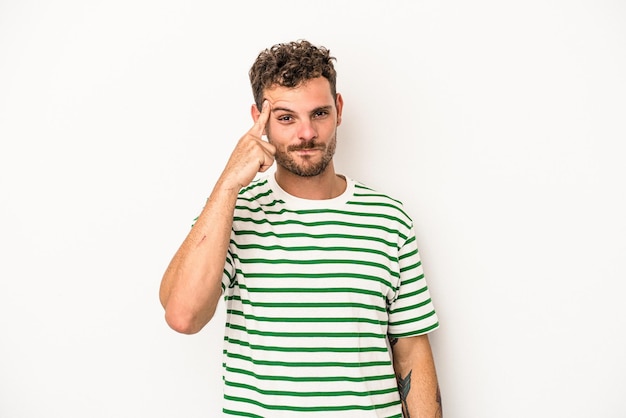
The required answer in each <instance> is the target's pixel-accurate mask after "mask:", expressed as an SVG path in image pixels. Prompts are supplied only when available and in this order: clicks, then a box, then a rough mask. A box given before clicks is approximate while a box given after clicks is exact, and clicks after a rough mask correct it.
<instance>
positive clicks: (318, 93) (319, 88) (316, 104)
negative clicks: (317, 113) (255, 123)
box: [264, 79, 335, 111]
mask: <svg viewBox="0 0 626 418" xmlns="http://www.w3.org/2000/svg"><path fill="white" fill-rule="evenodd" d="M314 80H315V81H313V80H309V81H308V82H307V83H303V84H300V85H298V86H296V87H284V86H278V85H275V86H272V87H271V88H267V89H265V91H264V99H267V100H269V102H270V104H271V105H272V109H273V110H277V109H282V110H292V111H295V110H298V111H310V110H314V109H317V108H320V107H328V106H333V105H334V104H335V102H334V100H333V96H332V94H331V92H330V86H329V84H328V80H326V79H323V81H325V82H326V83H324V82H323V81H321V80H319V81H318V80H317V79H314Z"/></svg>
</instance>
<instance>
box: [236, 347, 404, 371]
mask: <svg viewBox="0 0 626 418" xmlns="http://www.w3.org/2000/svg"><path fill="white" fill-rule="evenodd" d="M224 354H225V355H226V357H229V358H235V359H238V360H243V361H248V362H250V363H252V364H256V365H259V366H283V367H295V368H302V367H345V368H363V369H365V368H368V367H378V366H390V365H391V361H388V360H385V361H383V360H380V361H367V362H354V363H350V362H341V361H299V362H292V361H271V360H261V359H253V358H252V357H250V356H245V355H242V354H237V353H231V352H227V351H225V352H224Z"/></svg>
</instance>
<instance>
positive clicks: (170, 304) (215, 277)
mask: <svg viewBox="0 0 626 418" xmlns="http://www.w3.org/2000/svg"><path fill="white" fill-rule="evenodd" d="M264 93H265V99H266V100H265V101H264V103H263V107H262V109H261V111H259V110H258V108H257V107H256V106H255V105H253V106H252V107H251V116H252V119H253V121H254V125H253V126H252V127H251V128H250V129H249V130H248V132H246V133H245V134H244V135H243V136H242V137H241V138H240V139H239V141H238V142H237V145H236V146H235V148H234V150H233V152H232V154H231V156H230V158H229V159H228V162H227V163H226V166H225V168H224V170H223V171H222V174H221V175H220V177H219V179H218V180H217V182H216V183H215V186H214V188H213V190H212V192H211V194H210V196H209V198H208V199H207V203H206V205H205V207H204V209H203V210H202V212H201V213H200V216H199V217H198V219H197V220H196V222H195V224H194V226H193V228H191V231H190V232H189V234H188V235H187V237H186V238H185V240H184V241H183V243H182V244H181V246H180V247H179V249H178V250H177V252H176V253H175V254H174V257H173V258H172V260H171V262H170V264H169V265H168V267H167V269H166V271H165V273H164V275H163V279H162V281H161V287H160V291H159V298H160V301H161V304H162V305H163V307H164V309H165V320H166V322H167V323H168V325H169V326H170V327H171V328H172V329H174V330H175V331H178V332H180V333H184V334H194V333H197V332H199V331H200V330H201V329H202V328H203V327H204V326H205V325H206V324H207V323H208V322H209V321H210V320H211V318H212V317H213V315H214V313H215V309H216V307H217V305H218V302H219V299H220V298H221V281H222V272H223V268H224V260H225V259H226V252H227V250H228V245H229V241H230V234H231V229H232V220H233V213H234V210H235V204H236V201H237V195H238V193H239V190H240V189H241V188H242V187H244V186H247V185H248V184H249V183H250V182H251V181H252V180H253V179H254V178H255V177H256V175H257V173H259V172H265V171H267V170H268V169H269V168H270V167H271V166H272V165H273V164H274V161H276V162H277V166H276V174H275V178H276V181H277V182H278V184H279V185H280V186H281V187H282V188H283V189H284V190H285V191H287V192H288V193H289V194H291V195H294V196H297V197H300V198H304V199H330V198H333V197H337V196H339V195H340V194H342V193H343V192H344V191H345V189H346V181H345V178H343V177H341V176H338V175H337V174H336V172H335V167H334V164H333V155H334V150H335V146H336V141H337V127H338V126H339V125H340V124H341V114H342V110H343V98H342V96H341V95H340V94H337V96H336V99H335V98H333V96H332V94H331V91H330V85H329V83H328V80H326V79H325V78H323V77H320V78H315V79H312V80H309V81H307V82H306V83H304V84H302V85H300V86H298V87H296V88H285V87H280V86H274V87H272V88H269V89H266V90H265V92H264ZM264 135H267V138H268V141H265V140H263V136H264ZM392 350H393V358H394V369H395V372H396V376H397V378H398V382H399V384H401V385H404V387H406V384H409V386H410V388H409V390H408V391H405V393H406V396H404V395H402V394H401V397H402V404H403V408H404V414H405V416H406V417H412V418H422V417H429V418H430V417H441V402H440V397H438V385H437V377H436V373H435V367H434V362H433V357H432V352H431V349H430V344H429V342H428V337H427V336H418V337H410V338H401V339H397V340H394V341H392Z"/></svg>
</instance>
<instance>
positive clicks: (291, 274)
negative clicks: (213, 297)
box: [222, 175, 439, 418]
mask: <svg viewBox="0 0 626 418" xmlns="http://www.w3.org/2000/svg"><path fill="white" fill-rule="evenodd" d="M346 180H347V183H348V186H347V189H346V191H345V192H344V193H343V194H342V195H341V196H339V197H337V198H334V199H329V200H306V199H300V198H297V197H294V196H291V195H289V194H287V193H286V192H285V191H284V190H282V189H281V188H280V187H279V186H278V184H277V183H276V181H275V179H274V176H273V175H270V176H267V177H264V178H262V179H259V180H256V181H254V182H253V183H252V184H250V185H249V186H248V187H246V188H244V189H242V190H241V192H240V193H239V198H238V201H237V207H236V209H235V213H234V223H233V230H232V235H231V241H230V246H229V250H228V254H227V259H226V264H225V268H224V277H223V282H222V288H223V292H224V299H225V302H226V309H227V315H226V329H225V338H224V340H225V341H224V363H223V365H224V408H223V411H224V415H226V416H240V417H270V418H275V417H303V416H326V417H342V418H349V417H355V418H357V417H358V418H366V417H397V418H401V417H402V412H401V405H400V399H399V395H398V391H397V384H396V379H395V375H394V371H393V366H392V360H391V352H390V349H389V343H388V336H392V337H397V338H401V337H407V336H414V335H420V334H424V333H428V332H430V331H432V330H434V329H435V328H437V327H438V326H439V324H438V320H437V315H436V313H435V310H434V307H433V304H432V302H431V299H430V295H429V291H428V287H427V285H426V281H425V279H424V275H423V271H422V266H421V261H420V257H419V254H418V250H417V246H416V242H415V234H414V230H413V223H412V221H411V219H410V217H409V216H408V215H407V214H406V213H405V212H404V210H403V207H402V204H401V203H400V202H398V201H397V200H394V199H391V198H390V197H388V196H386V195H384V194H381V193H378V192H376V191H374V190H372V189H370V188H368V187H366V186H364V185H363V184H361V183H358V182H355V181H354V180H352V179H350V178H347V179H346Z"/></svg>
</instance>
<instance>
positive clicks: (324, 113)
mask: <svg viewBox="0 0 626 418" xmlns="http://www.w3.org/2000/svg"><path fill="white" fill-rule="evenodd" d="M327 115H328V111H327V110H320V111H317V112H315V117H316V118H321V117H324V116H327Z"/></svg>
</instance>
